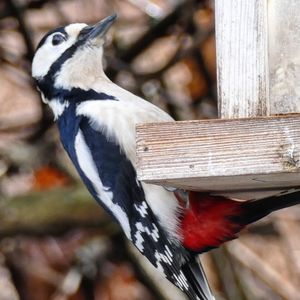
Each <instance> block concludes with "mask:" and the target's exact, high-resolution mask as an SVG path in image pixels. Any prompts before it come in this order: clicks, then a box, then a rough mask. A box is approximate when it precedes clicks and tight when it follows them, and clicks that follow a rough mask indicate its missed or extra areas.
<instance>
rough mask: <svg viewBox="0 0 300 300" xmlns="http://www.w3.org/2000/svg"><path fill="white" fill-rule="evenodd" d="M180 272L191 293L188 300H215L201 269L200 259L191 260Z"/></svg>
mask: <svg viewBox="0 0 300 300" xmlns="http://www.w3.org/2000/svg"><path fill="white" fill-rule="evenodd" d="M182 271H183V273H184V275H185V276H186V279H187V280H188V284H189V286H190V290H191V291H192V293H191V294H188V297H189V298H190V300H215V298H214V296H213V295H212V292H211V290H210V287H209V284H208V281H207V279H206V275H205V273H204V270H203V268H202V265H201V262H200V258H198V259H197V257H195V258H192V259H191V260H190V261H189V262H187V263H186V264H185V265H183V267H182Z"/></svg>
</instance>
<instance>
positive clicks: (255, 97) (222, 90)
mask: <svg viewBox="0 0 300 300" xmlns="http://www.w3.org/2000/svg"><path fill="white" fill-rule="evenodd" d="M266 2H267V0H256V1H253V0H251V1H243V0H216V1H215V9H216V45H217V76H218V106H219V107H218V109H219V117H221V118H245V117H256V116H267V115H269V112H270V105H269V96H268V95H269V85H268V76H269V75H268V53H267V41H268V38H267V3H266Z"/></svg>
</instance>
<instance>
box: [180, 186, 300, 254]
mask: <svg viewBox="0 0 300 300" xmlns="http://www.w3.org/2000/svg"><path fill="white" fill-rule="evenodd" d="M296 204H300V192H299V191H298V192H295V193H290V194H279V195H276V196H272V197H268V198H265V199H260V200H253V201H248V202H238V201H234V200H231V199H228V198H224V197H219V196H212V195H208V194H204V193H202V194H201V193H199V192H190V193H189V207H188V208H187V209H186V210H185V211H184V214H183V217H182V220H181V229H182V233H183V245H184V247H185V248H186V249H189V250H190V251H193V252H195V253H202V252H205V251H208V250H210V249H212V248H216V247H219V246H220V245H221V244H223V243H224V242H226V241H230V240H232V239H234V238H236V237H237V234H238V233H239V232H240V231H241V230H242V229H243V228H244V227H245V226H246V225H248V224H250V223H252V222H255V221H258V220H259V219H261V218H263V217H265V216H267V215H268V214H270V213H272V212H274V211H276V210H279V209H282V208H286V207H289V206H293V205H296Z"/></svg>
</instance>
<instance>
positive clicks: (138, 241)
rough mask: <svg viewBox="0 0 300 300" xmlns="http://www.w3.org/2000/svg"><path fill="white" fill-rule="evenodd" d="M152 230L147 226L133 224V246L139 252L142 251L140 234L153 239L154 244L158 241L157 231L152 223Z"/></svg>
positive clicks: (137, 223)
mask: <svg viewBox="0 0 300 300" xmlns="http://www.w3.org/2000/svg"><path fill="white" fill-rule="evenodd" d="M152 226H153V229H152V230H150V229H149V228H148V227H147V226H144V225H143V224H142V223H141V222H136V223H135V228H136V232H135V238H136V241H135V243H134V244H135V246H136V247H137V248H138V249H139V250H140V251H141V252H143V251H144V245H143V243H144V241H145V240H144V238H143V236H142V233H146V234H147V235H148V236H149V237H151V238H152V239H153V241H154V242H158V239H159V231H158V228H157V227H156V225H155V224H154V223H153V224H152Z"/></svg>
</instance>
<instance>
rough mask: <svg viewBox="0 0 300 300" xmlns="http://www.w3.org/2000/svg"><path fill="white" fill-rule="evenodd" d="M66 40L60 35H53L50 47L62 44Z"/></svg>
mask: <svg viewBox="0 0 300 300" xmlns="http://www.w3.org/2000/svg"><path fill="white" fill-rule="evenodd" d="M65 40H66V38H65V37H64V36H63V35H62V34H55V35H54V36H53V38H52V45H53V46H57V45H59V44H61V43H62V42H64V41H65Z"/></svg>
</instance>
